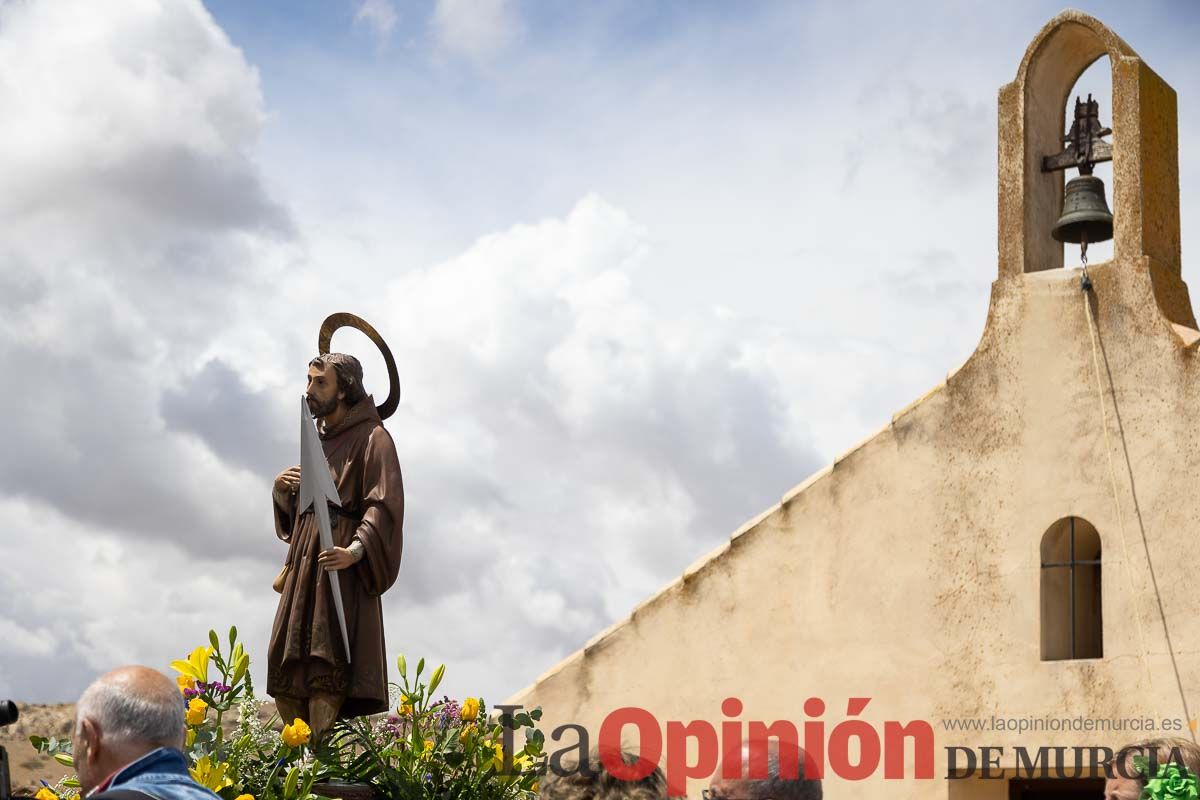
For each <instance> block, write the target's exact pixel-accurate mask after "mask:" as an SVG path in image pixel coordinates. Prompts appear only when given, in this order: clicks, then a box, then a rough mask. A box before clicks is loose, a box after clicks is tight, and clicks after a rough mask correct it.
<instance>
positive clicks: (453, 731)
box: [30, 628, 546, 800]
mask: <svg viewBox="0 0 1200 800" xmlns="http://www.w3.org/2000/svg"><path fill="white" fill-rule="evenodd" d="M208 639H209V644H208V645H205V646H201V647H197V648H196V649H195V650H193V651H192V652H191V653H190V654H189V655H188V656H187V658H185V659H181V660H179V661H174V662H172V663H171V667H172V668H173V669H174V670H175V671H176V672H177V673H179V674H178V677H177V679H176V681H177V684H178V686H179V691H180V694H181V695H182V702H183V703H184V705H185V712H184V716H185V720H186V723H187V734H186V739H185V743H184V754H185V755H186V756H187V758H188V760H189V762H190V764H191V767H190V771H191V774H192V777H193V778H194V779H195V780H196V781H197V782H198V783H200V784H202V785H203V786H206V787H208V788H209V789H211V790H212V791H214V792H216V793H217V794H218V795H220V796H221V797H222V798H224V800H320V798H321V797H322V795H321V790H322V788H323V785H324V784H326V783H327V782H330V781H344V782H350V783H366V784H370V785H371V786H372V787H374V789H375V791H376V793H377V794H378V795H379V796H381V797H405V798H412V799H413V800H416V799H418V798H422V799H428V800H433V798H438V799H439V800H456V799H457V798H462V799H463V800H466V799H467V798H470V799H471V800H529V798H530V797H531V796H532V795H534V794H536V792H537V788H538V783H537V782H538V777H539V775H540V774H541V773H542V772H543V771H544V769H545V761H546V758H545V754H544V753H543V749H542V748H543V744H544V736H543V734H542V733H541V731H538V730H537V729H536V724H535V723H536V721H537V720H538V719H540V718H541V710H540V709H534V710H532V711H530V712H528V713H519V714H516V715H510V714H501V715H499V716H498V717H495V718H492V717H489V715H488V712H487V706H486V705H485V703H484V701H483V699H482V698H476V697H468V698H466V699H465V700H463V701H462V702H461V703H459V702H457V701H455V700H452V699H450V698H449V697H446V696H443V697H442V698H440V699H434V698H435V697H436V695H435V694H434V692H435V691H436V690H437V687H438V686H439V684H440V683H441V681H442V678H443V676H444V675H445V665H442V666H439V667H437V668H436V669H435V670H433V672H432V674H431V675H430V676H429V678H428V683H427V684H426V683H422V681H421V675H422V673H423V672H424V669H425V661H424V659H421V660H420V661H418V663H417V667H416V671H415V673H414V674H413V676H412V678H411V680H410V678H409V675H408V668H407V663H406V661H405V659H404V656H400V658H399V659H398V661H397V666H398V668H399V670H400V680H401V682H400V683H399V684H393V691H394V693H395V698H396V704H395V713H393V714H387V715H381V716H379V717H371V718H359V719H353V720H343V721H340V722H338V723H337V724H336V725H335V726H334V727H333V728H332V729H331V730H330V731H329V732H328V733H327V734H326V736H325V738H324V740H323V741H321V742H314V741H313V740H312V730H311V729H310V728H309V726H308V724H307V722H306V721H305V720H302V719H294V720H291V721H290V722H289V721H287V720H280V719H279V717H278V715H277V714H273V715H272V716H271V717H270V718H268V719H265V720H264V719H262V716H261V715H260V713H259V712H260V709H261V708H262V705H263V704H262V703H261V702H260V701H259V700H258V699H257V698H256V697H255V695H254V687H253V684H252V682H251V679H250V672H249V666H250V657H249V655H248V654H247V653H246V652H245V649H244V648H243V646H242V645H241V644H240V643H239V642H238V641H237V628H230V630H229V637H228V647H227V649H223V647H222V644H223V643H222V642H221V641H220V639H219V637H218V636H217V634H216V632H215V631H209V635H208ZM517 733H523V734H524V742H523V743H522V745H521V746H520V748H518V747H517V745H516V739H517ZM30 742H31V744H32V745H33V746H34V748H35V749H36V750H38V752H41V753H45V754H48V755H51V756H53V757H54V758H55V760H56V761H58V762H59V763H61V764H63V765H65V766H68V767H72V766H74V762H73V761H72V759H71V743H70V742H69V741H65V740H58V739H47V738H44V737H37V736H33V737H30ZM78 789H79V782H78V780H77V779H76V778H75V777H74V776H68V777H66V778H64V779H62V780H61V781H59V782H58V783H57V784H54V785H51V784H49V783H46V782H44V781H43V787H42V789H41V790H40V791H39V793H38V795H37V798H38V800H76V798H77V797H78Z"/></svg>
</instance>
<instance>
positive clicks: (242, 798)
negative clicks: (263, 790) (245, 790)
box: [234, 794, 254, 800]
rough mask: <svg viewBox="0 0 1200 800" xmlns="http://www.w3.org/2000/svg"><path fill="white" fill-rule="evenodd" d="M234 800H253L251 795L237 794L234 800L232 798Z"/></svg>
mask: <svg viewBox="0 0 1200 800" xmlns="http://www.w3.org/2000/svg"><path fill="white" fill-rule="evenodd" d="M234 800H254V795H252V794H239V795H238V796H237V797H235V798H234Z"/></svg>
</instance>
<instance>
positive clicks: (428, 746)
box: [421, 739, 433, 758]
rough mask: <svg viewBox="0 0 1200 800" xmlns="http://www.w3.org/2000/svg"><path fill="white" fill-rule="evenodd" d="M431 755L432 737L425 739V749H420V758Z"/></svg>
mask: <svg viewBox="0 0 1200 800" xmlns="http://www.w3.org/2000/svg"><path fill="white" fill-rule="evenodd" d="M432 755H433V739H426V740H425V749H424V750H422V751H421V758H430V757H431V756H432Z"/></svg>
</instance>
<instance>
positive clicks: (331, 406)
mask: <svg viewBox="0 0 1200 800" xmlns="http://www.w3.org/2000/svg"><path fill="white" fill-rule="evenodd" d="M304 395H305V398H306V399H307V402H308V411H309V413H310V414H312V415H313V416H314V417H326V416H329V415H330V414H332V413H333V412H334V411H336V410H337V407H338V401H339V400H341V399H342V397H343V395H342V393H341V392H339V391H338V384H337V373H336V372H335V371H334V369H333V367H332V366H327V367H325V368H324V369H322V368H321V367H315V366H309V368H308V388H307V389H306V390H305V392H304Z"/></svg>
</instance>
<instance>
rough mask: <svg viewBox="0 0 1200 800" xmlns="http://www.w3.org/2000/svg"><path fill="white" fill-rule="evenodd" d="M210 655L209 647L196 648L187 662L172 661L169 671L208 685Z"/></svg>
mask: <svg viewBox="0 0 1200 800" xmlns="http://www.w3.org/2000/svg"><path fill="white" fill-rule="evenodd" d="M210 655H212V648H211V647H197V648H196V649H195V650H193V651H192V652H191V654H190V655H189V656H188V657H187V661H172V662H171V669H173V670H175V671H176V672H178V673H180V674H181V675H187V676H189V677H191V678H193V679H195V680H197V681H200V683H208V657H209V656H210Z"/></svg>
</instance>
